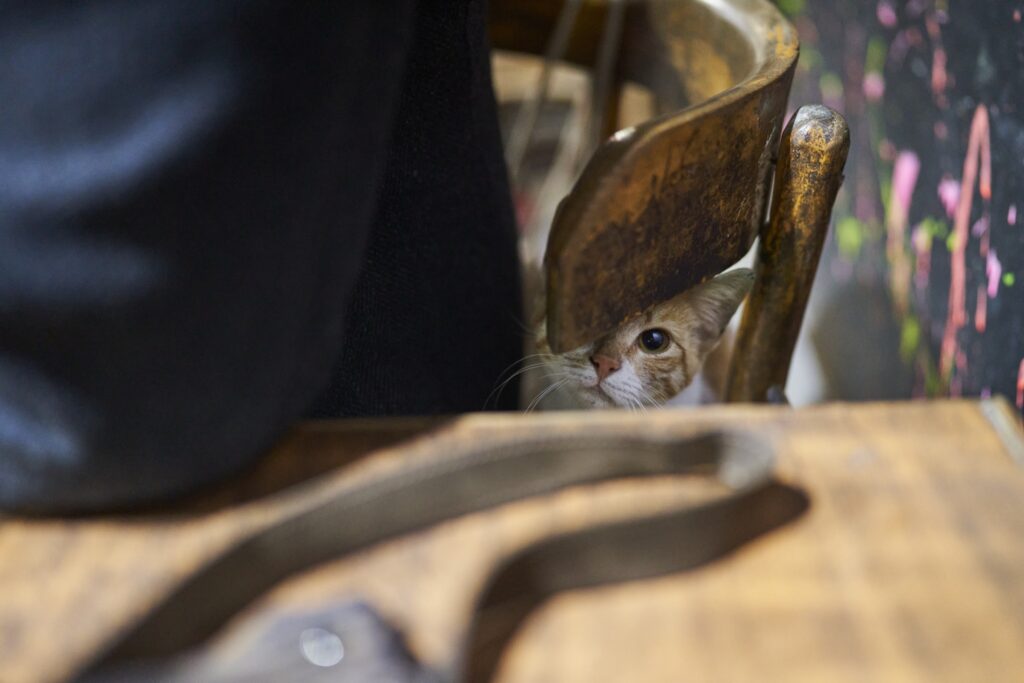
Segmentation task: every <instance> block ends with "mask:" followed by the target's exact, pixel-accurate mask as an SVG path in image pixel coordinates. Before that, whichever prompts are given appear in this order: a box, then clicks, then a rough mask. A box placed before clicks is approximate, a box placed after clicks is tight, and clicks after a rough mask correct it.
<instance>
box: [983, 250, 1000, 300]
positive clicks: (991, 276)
mask: <svg viewBox="0 0 1024 683" xmlns="http://www.w3.org/2000/svg"><path fill="white" fill-rule="evenodd" d="M985 275H987V276H988V298H990V299H995V298H996V294H998V293H999V279H1000V278H1001V277H1003V264H1002V263H1000V262H999V257H998V256H996V250H995V249H991V250H989V252H988V257H987V258H986V259H985Z"/></svg>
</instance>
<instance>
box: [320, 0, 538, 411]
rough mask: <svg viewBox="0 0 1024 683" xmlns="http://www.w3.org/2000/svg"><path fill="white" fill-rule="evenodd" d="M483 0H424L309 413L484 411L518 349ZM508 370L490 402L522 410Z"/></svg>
mask: <svg viewBox="0 0 1024 683" xmlns="http://www.w3.org/2000/svg"><path fill="white" fill-rule="evenodd" d="M484 7H485V3H484V2H483V0H468V1H455V0H422V1H421V2H419V3H418V4H417V11H416V28H415V35H414V38H413V47H412V52H411V53H410V54H411V55H412V57H411V59H410V61H409V66H408V69H407V71H406V74H405V84H404V90H403V93H402V98H401V104H400V106H399V110H398V119H397V122H396V127H395V138H394V140H393V142H392V145H391V148H390V155H389V157H388V165H387V171H386V173H385V179H384V186H383V191H382V194H381V202H380V205H379V207H378V210H377V216H376V220H375V221H374V229H373V234H372V236H371V238H370V243H369V247H368V249H367V261H366V267H365V269H364V270H363V272H362V274H361V275H360V279H359V282H358V284H357V286H356V289H355V293H354V295H353V302H352V307H351V310H350V312H349V316H348V323H347V327H346V339H347V343H346V345H345V347H344V350H343V352H342V354H341V356H340V358H339V361H338V363H337V366H336V369H335V373H334V378H333V381H332V383H331V386H330V388H329V389H328V391H327V392H326V393H325V394H324V395H323V396H322V397H321V399H320V400H319V401H318V403H317V404H316V407H315V410H314V414H315V415H318V416H333V415H379V414H409V413H415V414H438V413H456V412H462V411H472V410H482V409H483V408H484V403H485V402H488V395H489V394H491V392H492V390H493V389H494V388H495V387H496V385H497V384H498V381H499V378H500V376H501V374H502V371H503V370H505V369H507V368H508V367H509V366H510V365H511V364H513V363H515V361H516V360H518V359H519V358H520V356H521V355H522V340H523V336H524V332H523V329H522V327H521V324H520V322H519V319H520V317H521V315H520V303H519V299H520V286H519V271H518V265H517V257H516V253H517V252H516V237H515V224H514V214H513V210H512V201H511V197H510V194H509V190H508V181H507V177H506V173H505V164H504V160H503V157H502V151H501V138H500V135H499V131H498V119H497V114H496V107H495V102H494V94H493V92H492V90H491V79H490V56H489V49H488V44H487V40H486V26H485V15H484ZM518 394H519V392H518V386H517V385H516V384H515V383H510V385H509V386H508V387H506V388H505V390H504V391H503V392H502V393H501V395H500V397H498V399H497V401H494V400H492V401H491V402H488V407H499V408H503V409H507V410H511V409H515V407H516V403H517V399H518Z"/></svg>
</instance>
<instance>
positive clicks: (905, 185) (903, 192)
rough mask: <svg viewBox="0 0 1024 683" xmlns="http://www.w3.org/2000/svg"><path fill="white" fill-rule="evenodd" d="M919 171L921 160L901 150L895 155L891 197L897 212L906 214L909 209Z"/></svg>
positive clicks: (907, 151) (915, 155)
mask: <svg viewBox="0 0 1024 683" xmlns="http://www.w3.org/2000/svg"><path fill="white" fill-rule="evenodd" d="M920 171H921V160H920V159H919V158H918V156H917V154H915V153H914V152H911V151H909V150H903V151H901V152H900V153H899V154H897V155H896V163H895V164H894V165H893V169H892V196H893V199H894V200H895V201H896V202H898V203H899V210H900V211H902V212H903V213H906V212H907V210H908V209H909V208H910V199H911V197H912V196H913V194H914V186H915V185H917V174H918V173H919V172H920Z"/></svg>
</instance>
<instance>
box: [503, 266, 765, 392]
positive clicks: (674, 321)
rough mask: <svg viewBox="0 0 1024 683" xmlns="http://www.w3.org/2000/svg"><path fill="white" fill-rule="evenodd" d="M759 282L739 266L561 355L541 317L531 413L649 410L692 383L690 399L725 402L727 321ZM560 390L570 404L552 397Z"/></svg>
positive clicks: (528, 387)
mask: <svg viewBox="0 0 1024 683" xmlns="http://www.w3.org/2000/svg"><path fill="white" fill-rule="evenodd" d="M753 282H754V274H753V272H752V271H751V270H750V269H749V268H736V269H734V270H731V271H728V272H726V273H723V274H721V275H718V276H717V277H714V278H712V279H710V280H707V281H705V282H703V283H701V284H699V285H696V286H694V287H691V288H690V289H688V290H686V291H685V292H683V293H682V294H679V295H677V296H676V297H674V298H672V299H669V300H668V301H666V302H664V303H661V304H658V305H656V306H653V307H652V308H650V309H648V310H647V311H644V312H643V313H642V314H640V315H639V316H636V317H634V318H632V319H630V320H627V321H626V322H624V323H623V324H621V325H620V326H619V327H618V328H616V329H615V330H613V331H612V332H610V333H608V334H606V335H604V336H603V337H601V338H600V339H597V340H595V341H594V342H593V343H591V344H587V345H585V346H582V347H580V348H578V349H574V350H572V351H568V352H566V353H560V354H555V353H552V352H551V348H550V347H549V346H548V340H547V327H546V324H545V320H544V316H543V314H539V315H538V316H536V318H535V327H534V335H533V343H534V345H535V350H536V352H537V353H536V354H535V355H534V356H533V357H529V356H528V357H527V358H526V359H524V360H535V359H539V360H537V362H535V363H533V364H532V365H530V366H527V367H530V368H534V369H542V370H543V374H544V376H543V377H541V378H539V379H538V378H537V377H536V376H534V377H532V378H529V379H527V380H526V381H524V383H523V385H524V392H523V395H524V398H526V397H529V398H530V402H529V405H528V406H527V410H531V409H533V408H534V407H536V406H537V405H538V404H540V403H541V402H542V401H544V400H548V401H549V403H548V404H545V405H546V406H547V407H578V408H629V409H634V410H643V409H645V408H647V407H654V406H660V405H664V404H666V403H669V402H672V403H676V402H677V401H678V400H679V397H681V395H683V393H684V390H686V389H687V388H688V387H694V388H699V389H700V393H701V395H700V396H697V397H696V400H695V401H694V400H692V399H691V400H690V401H687V402H699V403H706V402H713V401H714V400H719V399H721V397H722V393H723V391H724V384H725V372H724V369H725V367H726V365H727V363H728V351H729V349H728V346H729V345H728V344H727V343H726V344H721V342H722V341H723V339H725V340H726V341H728V338H729V336H730V335H729V334H728V333H726V329H727V326H728V324H729V321H730V319H731V318H732V317H733V315H734V314H735V313H736V309H737V308H738V307H739V306H740V304H741V303H742V302H743V299H744V298H745V297H746V295H747V293H748V292H749V291H750V288H751V286H752V285H753ZM538 310H539V311H543V310H544V308H543V307H539V308H538ZM538 366H539V368H538ZM702 369H703V370H704V372H703V373H702V372H701V371H702ZM695 380H697V382H696V384H695ZM539 383H541V386H538V384H539ZM544 384H546V386H543V385H544ZM556 392H557V393H560V394H562V395H563V396H565V397H567V398H569V399H570V405H568V406H566V405H564V404H558V403H557V401H550V399H549V398H548V397H549V396H551V395H552V394H554V393H556ZM687 393H690V392H687Z"/></svg>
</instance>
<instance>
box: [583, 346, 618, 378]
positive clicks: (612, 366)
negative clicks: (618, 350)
mask: <svg viewBox="0 0 1024 683" xmlns="http://www.w3.org/2000/svg"><path fill="white" fill-rule="evenodd" d="M590 362H591V363H592V364H593V366H594V369H595V370H597V381H598V382H603V381H604V380H605V379H606V378H607V377H608V375H610V374H612V373H613V372H615V371H616V370H618V369H619V361H617V360H615V359H614V358H610V357H608V356H602V355H601V354H599V353H598V354H594V355H593V356H591V357H590Z"/></svg>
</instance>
